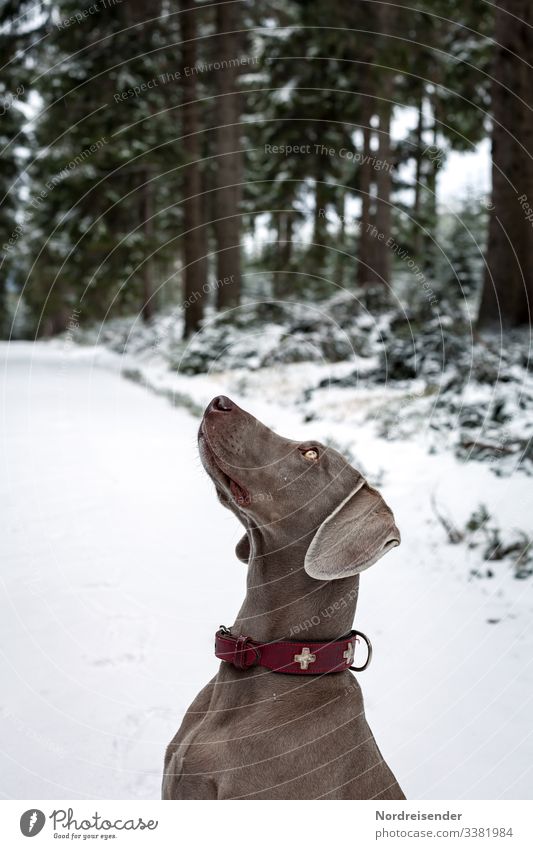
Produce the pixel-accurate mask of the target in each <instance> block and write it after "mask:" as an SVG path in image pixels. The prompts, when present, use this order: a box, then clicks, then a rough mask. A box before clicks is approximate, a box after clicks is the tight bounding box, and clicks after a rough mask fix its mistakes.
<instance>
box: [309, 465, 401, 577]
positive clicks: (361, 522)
mask: <svg viewBox="0 0 533 849" xmlns="http://www.w3.org/2000/svg"><path fill="white" fill-rule="evenodd" d="M399 544H400V532H399V530H398V528H397V527H396V525H395V523H394V516H393V515H392V511H391V510H390V509H389V507H387V505H386V504H385V502H384V500H383V498H382V497H381V495H380V494H379V492H378V491H377V490H376V489H374V488H373V487H372V486H370V485H369V484H368V483H367V482H366V481H365V480H361V481H360V482H359V484H358V486H357V488H356V489H354V490H352V492H351V493H350V495H349V496H348V497H347V498H345V499H344V501H342V502H341V503H340V504H339V506H338V507H336V508H335V510H334V511H333V512H332V513H331V514H330V515H329V516H328V517H327V519H325V520H324V522H322V524H321V526H320V527H319V529H318V531H317V532H316V534H315V536H314V537H313V539H312V541H311V545H310V546H309V549H308V551H307V554H306V556H305V564H304V565H305V571H306V572H307V574H308V575H310V576H311V578H316V579H317V580H319V581H332V580H334V579H335V578H347V577H349V576H350V575H357V574H358V573H359V572H362V571H363V570H364V569H368V567H369V566H372V564H373V563H375V562H376V561H377V560H379V558H380V557H382V556H383V555H384V554H385V553H386V552H387V551H389V549H391V548H394V546H395V545H399Z"/></svg>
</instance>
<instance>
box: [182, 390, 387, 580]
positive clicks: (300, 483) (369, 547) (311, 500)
mask: <svg viewBox="0 0 533 849" xmlns="http://www.w3.org/2000/svg"><path fill="white" fill-rule="evenodd" d="M198 444H199V450H200V457H201V459H202V463H203V465H204V468H205V469H206V471H207V473H208V474H209V476H210V477H211V479H212V480H213V482H214V484H215V487H216V490H217V494H218V497H219V499H220V501H221V502H222V503H223V504H224V505H225V506H227V507H229V508H230V509H231V510H232V511H233V512H234V513H236V515H237V516H238V517H239V519H240V520H241V521H242V522H243V524H244V525H245V526H246V527H250V525H254V526H256V527H258V528H259V529H261V528H263V529H267V528H268V529H269V531H270V532H273V533H274V534H276V533H277V534H278V535H279V538H280V540H283V541H284V542H285V544H287V541H288V540H290V541H292V542H297V541H298V540H303V539H308V538H311V537H312V538H311V542H310V544H309V547H308V549H307V554H306V557H305V570H306V572H307V573H308V574H309V575H310V576H311V577H312V578H316V579H318V580H326V581H329V580H332V579H335V578H346V577H348V576H350V575H356V574H358V573H359V572H362V571H363V570H364V569H367V568H368V567H369V566H371V565H372V564H373V563H375V562H376V561H377V560H379V558H380V557H381V556H382V555H383V554H385V553H386V552H387V551H388V550H389V549H390V548H393V547H394V546H396V545H399V543H400V532H399V531H398V529H397V527H396V525H395V523H394V516H393V515H392V512H391V510H390V509H389V507H387V505H386V504H385V502H384V500H383V498H382V497H381V495H380V494H379V492H377V490H376V489H374V488H373V487H371V486H370V485H369V484H368V483H367V481H366V480H365V478H364V477H363V476H362V475H361V474H360V473H359V472H358V471H357V470H356V469H354V468H353V466H350V464H349V463H348V462H347V460H346V459H345V458H344V457H343V456H342V454H339V452H338V451H335V450H334V449H333V448H329V447H326V446H324V445H322V444H321V443H319V442H296V441H294V440H292V439H285V438H283V437H281V436H278V434H277V433H274V431H272V430H270V428H268V427H266V425H264V424H262V423H261V422H260V421H258V420H257V419H256V418H254V416H252V415H250V413H247V412H246V411H245V410H242V409H241V408H240V407H238V406H237V405H236V404H235V403H234V402H233V401H230V399H229V398H226V397H225V396H223V395H219V396H218V397H216V398H214V399H213V400H212V401H211V403H210V404H209V406H208V407H207V409H206V411H205V413H204V417H203V419H202V423H201V425H200V430H199V432H198ZM249 553H250V549H249V544H248V538H247V536H245V537H244V538H243V539H242V540H241V542H240V543H239V544H238V546H237V556H238V557H239V558H240V559H241V560H244V561H247V560H248V557H249Z"/></svg>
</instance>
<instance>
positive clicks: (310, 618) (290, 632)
mask: <svg viewBox="0 0 533 849" xmlns="http://www.w3.org/2000/svg"><path fill="white" fill-rule="evenodd" d="M249 535H250V536H251V555H250V561H249V564H248V576H247V591H246V597H245V599H244V602H243V604H242V607H241V609H240V610H239V613H238V615H237V619H236V621H235V624H234V625H233V626H232V629H231V630H232V633H233V634H245V635H246V636H249V637H252V638H253V639H254V640H258V641H261V642H268V641H276V640H283V639H285V640H298V641H302V640H303V641H305V640H306V639H307V640H322V639H335V638H338V637H342V636H343V635H344V634H347V633H348V632H349V631H350V629H351V628H352V623H353V619H354V616H355V608H356V604H357V593H358V589H359V576H358V575H356V576H354V577H351V578H343V579H341V580H336V581H316V580H314V579H313V578H310V577H309V575H308V574H307V572H306V571H305V569H304V560H305V555H306V552H307V549H308V547H309V544H310V542H311V539H312V536H313V535H312V534H311V535H310V536H309V537H308V538H305V539H301V540H298V541H296V542H286V543H285V544H284V545H281V546H280V541H279V537H277V538H276V539H274V538H272V539H270V538H269V536H268V533H267V532H265V531H264V530H261V531H259V530H258V529H256V528H252V529H251V530H250V531H249Z"/></svg>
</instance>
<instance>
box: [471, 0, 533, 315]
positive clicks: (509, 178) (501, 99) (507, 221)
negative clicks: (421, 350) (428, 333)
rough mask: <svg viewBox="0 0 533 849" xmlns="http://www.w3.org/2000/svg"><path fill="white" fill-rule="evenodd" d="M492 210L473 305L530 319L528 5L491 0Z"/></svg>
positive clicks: (531, 30)
mask: <svg viewBox="0 0 533 849" xmlns="http://www.w3.org/2000/svg"><path fill="white" fill-rule="evenodd" d="M494 35H495V46H494V62H493V73H492V76H493V83H492V92H491V93H492V106H491V111H492V116H493V120H492V163H493V167H492V211H491V215H490V222H489V237H488V247H487V255H486V262H487V266H486V274H485V280H484V286H483V293H482V299H481V305H480V310H479V324H480V326H482V327H490V326H492V325H495V326H503V327H517V326H519V325H522V324H523V325H526V324H531V312H532V307H531V304H532V303H533V230H532V224H533V129H532V120H531V115H532V109H533V72H532V65H533V7H532V5H531V3H530V2H528V0H507V2H505V3H503V2H502V0H499V2H498V3H497V5H496V16H495V34H494Z"/></svg>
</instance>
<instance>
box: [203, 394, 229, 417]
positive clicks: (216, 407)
mask: <svg viewBox="0 0 533 849" xmlns="http://www.w3.org/2000/svg"><path fill="white" fill-rule="evenodd" d="M233 407H234V404H233V402H232V401H230V399H229V398H227V397H226V395H217V397H216V398H213V400H212V401H211V403H210V404H209V407H208V412H211V411H212V410H213V411H215V412H217V413H229V412H230V410H233Z"/></svg>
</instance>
